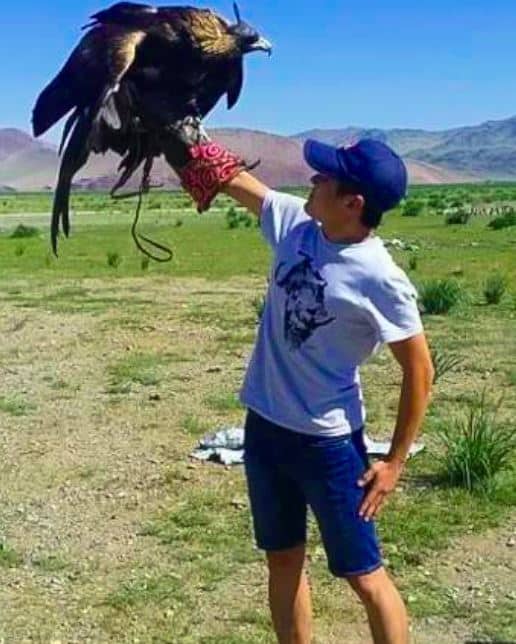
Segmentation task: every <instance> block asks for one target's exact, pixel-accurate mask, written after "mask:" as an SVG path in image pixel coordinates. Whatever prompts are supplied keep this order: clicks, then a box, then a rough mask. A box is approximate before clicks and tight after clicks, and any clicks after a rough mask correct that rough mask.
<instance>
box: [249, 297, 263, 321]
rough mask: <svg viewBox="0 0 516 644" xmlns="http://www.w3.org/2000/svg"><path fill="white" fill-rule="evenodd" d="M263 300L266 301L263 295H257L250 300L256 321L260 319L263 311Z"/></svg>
mask: <svg viewBox="0 0 516 644" xmlns="http://www.w3.org/2000/svg"><path fill="white" fill-rule="evenodd" d="M265 302H266V299H265V296H264V295H257V296H256V297H254V298H253V300H252V306H253V309H254V312H255V313H256V322H257V323H259V322H260V320H261V319H262V317H263V311H264V309H265Z"/></svg>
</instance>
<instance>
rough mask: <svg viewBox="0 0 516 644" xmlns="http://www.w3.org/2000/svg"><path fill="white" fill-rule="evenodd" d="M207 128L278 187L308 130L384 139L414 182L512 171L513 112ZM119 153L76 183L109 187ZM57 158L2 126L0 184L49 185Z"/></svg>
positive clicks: (325, 137)
mask: <svg viewBox="0 0 516 644" xmlns="http://www.w3.org/2000/svg"><path fill="white" fill-rule="evenodd" d="M209 131H210V134H211V135H212V136H213V138H214V139H217V140H219V141H220V142H221V143H223V144H224V145H226V146H228V147H229V148H231V149H232V150H234V151H235V152H238V153H239V154H240V155H241V156H243V157H244V158H245V159H247V160H248V161H253V160H255V159H261V164H260V166H259V167H258V168H257V170H256V171H255V173H256V174H257V176H259V177H260V178H261V179H262V180H263V181H265V182H266V183H268V184H269V185H271V186H276V187H277V186H287V185H288V186H295V185H306V183H307V182H308V180H309V177H310V174H311V171H310V169H309V168H308V167H307V166H306V165H305V163H304V162H303V159H302V145H303V142H304V141H305V140H306V139H307V138H317V139H319V140H322V141H326V142H328V143H332V144H338V145H345V144H350V143H352V142H353V141H356V140H358V139H360V138H365V137H369V138H374V139H378V140H380V141H384V142H385V143H388V144H389V145H390V146H391V147H393V148H394V149H395V150H396V151H397V152H398V153H399V154H401V155H402V156H403V158H404V159H405V161H406V163H407V166H408V169H409V174H410V179H411V182H412V183H456V182H463V181H484V180H511V179H512V180H515V179H516V116H514V117H511V118H508V119H504V120H499V121H487V122H485V123H482V124H480V125H476V126H469V127H459V128H454V129H450V130H442V131H427V130H421V129H390V130H382V129H366V128H358V127H347V128H344V129H340V130H335V129H314V130H310V131H306V132H302V133H299V134H296V135H294V136H290V137H287V136H279V135H276V134H271V133H268V132H258V131H255V130H249V129H239V128H231V129H228V128H225V129H210V130H209ZM119 161H120V159H119V158H118V157H117V156H116V155H114V154H106V155H104V156H102V155H97V156H93V157H92V158H91V159H90V161H89V162H88V164H87V166H86V167H85V168H84V169H83V170H82V171H81V172H80V173H79V175H78V176H77V177H76V182H75V186H76V187H77V188H87V189H93V190H95V189H107V188H109V187H110V186H112V185H113V183H114V180H115V175H116V168H117V165H118V163H119ZM58 163H59V160H58V156H57V148H56V146H55V145H53V144H51V143H48V142H45V141H40V140H36V139H34V138H32V137H31V136H30V135H29V134H27V133H26V132H23V131H21V130H18V129H15V128H4V129H0V191H4V192H5V191H12V190H51V189H52V188H53V186H54V183H55V178H56V172H57V167H58ZM137 181H138V179H137V178H135V179H134V181H133V187H134V186H135V185H136V184H137ZM153 181H154V182H160V183H163V184H164V185H165V186H166V187H168V188H170V187H176V186H177V179H176V177H175V175H174V173H173V172H172V171H171V169H170V168H169V167H168V166H167V165H166V163H165V162H164V161H163V160H161V159H160V160H159V161H158V162H157V163H156V164H155V170H154V172H153Z"/></svg>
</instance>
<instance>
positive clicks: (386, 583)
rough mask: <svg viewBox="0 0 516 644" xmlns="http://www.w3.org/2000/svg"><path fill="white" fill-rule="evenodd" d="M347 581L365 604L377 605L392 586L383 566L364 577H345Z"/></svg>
mask: <svg viewBox="0 0 516 644" xmlns="http://www.w3.org/2000/svg"><path fill="white" fill-rule="evenodd" d="M347 581H348V582H349V585H350V586H351V588H353V590H354V591H355V593H356V594H357V595H358V596H359V598H360V599H361V600H362V601H363V602H365V603H377V602H378V600H379V597H381V595H382V593H384V592H385V591H386V590H388V589H389V588H390V587H391V586H392V581H391V579H390V578H389V576H388V575H387V572H386V570H385V568H383V566H382V567H381V568H378V569H377V570H374V571H373V572H370V573H367V574H365V575H353V576H350V577H347Z"/></svg>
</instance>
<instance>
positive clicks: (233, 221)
mask: <svg viewBox="0 0 516 644" xmlns="http://www.w3.org/2000/svg"><path fill="white" fill-rule="evenodd" d="M238 219H239V218H238V213H237V211H236V208H235V207H234V206H231V208H229V210H228V211H227V212H226V224H227V227H228V228H238V224H239V221H238Z"/></svg>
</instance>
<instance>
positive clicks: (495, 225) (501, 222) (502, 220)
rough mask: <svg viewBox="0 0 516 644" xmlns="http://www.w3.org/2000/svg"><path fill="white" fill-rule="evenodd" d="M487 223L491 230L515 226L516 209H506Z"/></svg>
mask: <svg viewBox="0 0 516 644" xmlns="http://www.w3.org/2000/svg"><path fill="white" fill-rule="evenodd" d="M487 225H488V227H489V228H491V229H492V230H502V229H503V228H509V227H510V226H516V210H508V211H507V212H505V213H504V214H503V215H499V216H498V217H495V218H494V219H493V220H492V221H490V222H489V223H488V224H487Z"/></svg>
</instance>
